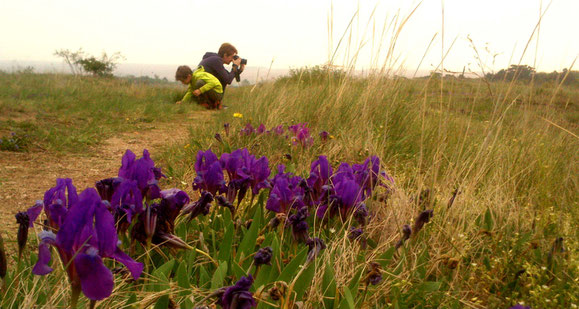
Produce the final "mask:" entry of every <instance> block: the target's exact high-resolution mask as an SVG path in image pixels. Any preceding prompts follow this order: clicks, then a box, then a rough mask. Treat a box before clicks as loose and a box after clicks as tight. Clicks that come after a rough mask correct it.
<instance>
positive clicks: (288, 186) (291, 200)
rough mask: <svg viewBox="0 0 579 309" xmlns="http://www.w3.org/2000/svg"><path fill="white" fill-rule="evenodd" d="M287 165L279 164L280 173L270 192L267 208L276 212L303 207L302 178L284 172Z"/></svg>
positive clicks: (286, 211) (285, 211) (275, 178)
mask: <svg viewBox="0 0 579 309" xmlns="http://www.w3.org/2000/svg"><path fill="white" fill-rule="evenodd" d="M284 169H285V167H284V166H283V165H280V166H278V174H277V175H276V176H275V177H274V178H273V181H272V182H273V188H272V189H271V192H270V193H269V198H268V200H267V203H266V206H265V208H266V209H268V210H270V211H273V212H276V213H280V212H282V213H286V214H287V213H288V212H289V210H290V209H291V208H298V209H299V208H302V207H304V206H305V204H304V202H303V189H302V188H301V187H300V186H299V183H300V182H301V180H302V178H301V177H299V176H293V175H292V174H291V173H284Z"/></svg>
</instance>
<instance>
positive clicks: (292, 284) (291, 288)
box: [282, 260, 312, 309]
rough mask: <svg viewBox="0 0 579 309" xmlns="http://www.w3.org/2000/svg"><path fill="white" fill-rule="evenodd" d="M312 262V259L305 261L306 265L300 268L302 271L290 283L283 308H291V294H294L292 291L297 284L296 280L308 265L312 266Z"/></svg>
mask: <svg viewBox="0 0 579 309" xmlns="http://www.w3.org/2000/svg"><path fill="white" fill-rule="evenodd" d="M311 262H312V260H307V261H306V263H304V266H303V267H302V269H300V271H299V272H298V273H297V274H296V276H295V277H294V279H293V280H292V282H291V283H290V285H289V287H288V289H287V292H286V296H285V301H284V303H283V306H282V308H283V309H290V308H289V307H288V306H289V303H290V295H291V294H292V292H293V290H294V285H295V284H296V282H297V281H298V279H299V278H300V276H301V275H302V273H303V272H304V271H305V270H306V269H307V268H308V266H310V264H311Z"/></svg>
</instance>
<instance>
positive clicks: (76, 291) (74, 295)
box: [70, 284, 80, 309]
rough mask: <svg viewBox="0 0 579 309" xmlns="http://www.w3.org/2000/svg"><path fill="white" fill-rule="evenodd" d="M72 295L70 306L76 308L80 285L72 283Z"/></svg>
mask: <svg viewBox="0 0 579 309" xmlns="http://www.w3.org/2000/svg"><path fill="white" fill-rule="evenodd" d="M70 288H71V295H70V308H72V309H76V307H77V304H78V298H79V296H80V285H79V286H77V285H75V284H73V285H71V287H70Z"/></svg>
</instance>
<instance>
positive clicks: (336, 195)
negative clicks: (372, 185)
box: [317, 175, 362, 220]
mask: <svg viewBox="0 0 579 309" xmlns="http://www.w3.org/2000/svg"><path fill="white" fill-rule="evenodd" d="M335 180H339V182H335ZM333 181H334V189H333V194H332V195H331V196H330V198H329V200H328V202H327V204H324V205H321V206H320V207H319V208H318V212H317V216H318V217H320V218H323V217H324V216H326V215H329V217H333V216H335V215H336V214H339V215H340V218H341V219H342V220H347V218H348V216H349V215H350V214H351V213H352V212H353V211H354V210H355V209H357V208H358V207H359V204H360V203H361V201H362V200H361V196H360V186H359V185H358V184H357V183H356V181H354V180H352V179H350V178H349V177H347V175H343V177H336V178H334V180H333ZM328 211H329V213H328Z"/></svg>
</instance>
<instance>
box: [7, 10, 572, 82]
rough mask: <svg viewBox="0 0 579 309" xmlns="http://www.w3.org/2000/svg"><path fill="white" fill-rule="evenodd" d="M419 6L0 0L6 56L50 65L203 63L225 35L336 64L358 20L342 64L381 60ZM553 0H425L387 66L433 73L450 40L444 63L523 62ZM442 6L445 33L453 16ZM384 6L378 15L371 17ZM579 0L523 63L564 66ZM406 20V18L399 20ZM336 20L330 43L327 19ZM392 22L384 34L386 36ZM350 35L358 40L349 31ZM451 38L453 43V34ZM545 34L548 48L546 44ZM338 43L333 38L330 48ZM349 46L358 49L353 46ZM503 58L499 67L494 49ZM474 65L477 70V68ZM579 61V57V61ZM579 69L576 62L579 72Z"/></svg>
mask: <svg viewBox="0 0 579 309" xmlns="http://www.w3.org/2000/svg"><path fill="white" fill-rule="evenodd" d="M418 3H419V2H418V1H412V0H396V1H394V0H391V1H378V0H367V1H366V0H360V1H358V2H356V1H338V0H334V1H329V0H323V1H317V0H292V1H277V0H250V1H248V0H242V1H229V0H215V1H209V0H206V1H196V0H195V1H192V0H189V1H184V0H178V1H171V0H167V1H158V0H155V1H149V0H140V1H133V0H130V1H122V0H99V1H79V0H0V29H1V30H0V61H51V62H59V61H60V59H59V58H58V57H56V56H53V53H54V51H55V50H57V49H70V50H73V51H75V50H77V49H78V48H80V47H82V48H83V50H84V51H85V52H87V53H89V54H93V55H95V56H98V55H100V54H101V53H102V52H103V51H106V52H107V53H109V54H110V53H114V52H117V51H118V52H121V53H122V54H123V55H124V56H125V57H126V60H125V61H124V62H125V63H146V64H175V65H179V64H190V65H196V64H197V63H198V62H199V61H200V60H201V56H202V55H203V54H204V53H205V52H206V51H215V52H216V51H217V49H218V47H219V45H220V44H221V43H223V42H230V43H232V44H233V45H235V46H236V47H237V49H238V50H239V55H240V56H242V57H243V58H247V59H248V62H249V65H250V66H259V67H269V66H270V64H271V63H272V61H273V65H272V67H273V68H280V69H287V68H298V67H303V66H312V65H317V64H324V63H327V61H328V59H329V54H331V53H330V51H331V52H332V53H333V51H334V50H335V49H336V46H337V44H338V41H339V40H340V37H341V36H342V34H343V33H344V31H345V30H346V29H347V26H348V23H349V22H350V20H351V19H352V16H354V15H355V13H356V11H357V10H359V14H358V15H357V16H356V17H355V18H354V19H353V23H352V25H351V27H350V28H349V30H348V32H347V33H348V34H347V35H346V36H345V38H344V40H343V41H342V43H341V45H340V48H339V49H338V50H337V53H336V57H335V60H334V63H335V64H338V65H343V64H346V63H348V62H351V61H352V59H354V54H355V53H356V51H357V50H358V48H359V47H361V49H360V51H359V56H358V60H357V61H356V65H357V66H356V67H357V68H358V69H367V68H369V67H374V68H376V67H382V66H383V65H384V64H385V61H386V58H387V53H388V50H389V48H390V47H391V42H392V37H393V35H394V34H395V33H396V30H397V29H399V25H400V24H401V23H402V20H403V19H404V18H406V17H407V16H408V15H409V13H410V12H411V11H412V9H413V8H414V7H416V5H417V4H418ZM549 3H550V2H549V1H548V0H545V1H543V2H541V1H540V0H484V1H481V0H446V1H441V0H425V1H423V2H422V4H421V5H420V6H419V7H418V8H417V10H416V11H415V13H414V14H413V15H412V16H411V17H410V18H409V20H408V21H407V23H406V24H405V26H404V27H403V28H402V30H401V32H400V33H399V35H398V39H397V40H396V45H395V46H394V49H393V52H392V53H391V56H389V57H388V59H389V61H390V62H388V63H387V66H390V67H393V68H394V69H397V68H399V67H401V66H403V67H404V68H405V70H406V71H407V72H410V73H412V72H414V71H415V70H416V69H417V67H418V64H419V63H420V61H421V58H422V57H423V55H424V54H425V52H426V51H427V47H428V46H429V43H430V41H431V39H432V38H433V36H434V35H435V34H437V35H436V37H435V39H434V41H433V42H432V45H431V46H430V49H429V50H428V53H427V55H426V57H425V58H424V61H423V62H422V65H421V67H420V69H421V70H423V71H424V70H426V71H429V70H432V69H434V68H435V67H436V66H437V65H438V64H439V63H440V61H441V58H442V56H441V55H442V53H443V51H442V45H441V44H442V41H444V49H445V52H446V51H447V50H448V48H450V47H451V44H452V42H453V41H454V45H453V46H452V48H451V50H450V52H449V53H448V56H447V58H445V60H444V67H445V68H446V69H449V70H454V71H462V69H463V67H465V66H466V67H467V70H468V68H469V67H470V68H471V69H472V70H473V71H480V69H479V66H478V64H477V62H478V61H477V60H476V58H475V51H474V49H473V48H472V47H471V46H470V42H469V41H468V39H467V37H470V38H471V39H472V40H473V42H474V44H475V46H476V48H477V50H478V52H479V55H480V58H481V59H482V62H483V63H484V65H485V66H486V67H485V70H487V71H489V70H495V71H497V70H499V69H501V68H505V67H507V66H508V65H509V64H518V63H519V61H520V58H521V55H522V53H523V49H524V48H525V45H526V44H527V42H528V41H529V38H531V34H532V33H533V30H534V28H535V26H536V25H537V22H538V21H539V16H540V8H541V7H542V9H543V10H545V9H547V6H548V5H549ZM443 6H444V31H443V26H442V25H443V22H442V19H443V14H442V7H443ZM374 9H375V13H374V15H373V16H370V13H371V12H372V10H374ZM578 14H579V0H553V1H552V3H551V5H550V6H549V8H548V10H547V12H546V14H545V15H544V17H543V19H542V22H541V26H540V31H539V32H536V33H535V36H533V38H532V41H531V44H530V45H529V47H528V49H527V51H526V53H525V57H524V58H523V61H522V64H528V65H531V66H535V67H536V68H537V69H538V70H539V71H548V72H550V71H553V70H557V71H561V70H562V69H563V68H568V67H570V66H571V64H572V62H573V60H574V59H575V58H576V57H577V56H578V55H579V18H578ZM396 17H397V19H396ZM329 23H331V24H332V29H333V30H332V33H331V34H332V37H333V38H332V40H331V42H330V40H329V37H330V30H329V27H328V24H329ZM384 25H386V33H385V34H384V35H383V36H382V32H383V29H384ZM350 33H351V35H350ZM443 33H444V39H443V35H442V34H443ZM537 34H538V48H537ZM330 44H331V45H330ZM348 47H349V49H350V50H349V53H348ZM494 54H496V57H495V58H494V60H495V61H494V64H493V55H494ZM469 64H470V65H469ZM578 65H579V64H578ZM574 69H575V70H577V66H575V67H574Z"/></svg>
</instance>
